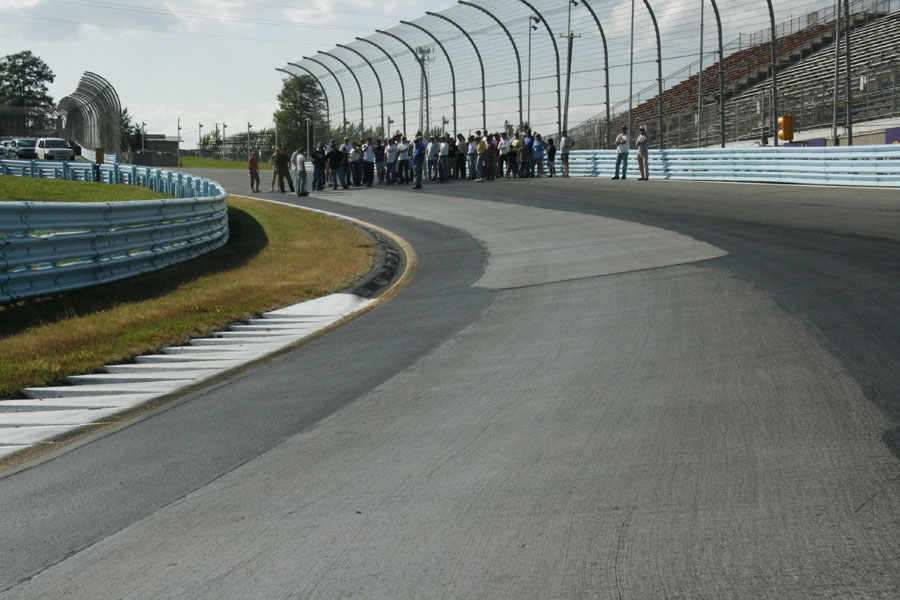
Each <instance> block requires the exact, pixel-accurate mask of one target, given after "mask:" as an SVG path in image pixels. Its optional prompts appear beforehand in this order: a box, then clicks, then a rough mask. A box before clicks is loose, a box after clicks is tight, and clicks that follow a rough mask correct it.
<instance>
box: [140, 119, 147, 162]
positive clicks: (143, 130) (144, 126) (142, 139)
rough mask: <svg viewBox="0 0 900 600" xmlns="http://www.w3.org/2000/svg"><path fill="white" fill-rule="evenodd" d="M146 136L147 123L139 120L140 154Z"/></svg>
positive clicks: (142, 150) (142, 151)
mask: <svg viewBox="0 0 900 600" xmlns="http://www.w3.org/2000/svg"><path fill="white" fill-rule="evenodd" d="M145 137H147V124H146V123H144V122H143V121H141V154H143V153H144V138H145Z"/></svg>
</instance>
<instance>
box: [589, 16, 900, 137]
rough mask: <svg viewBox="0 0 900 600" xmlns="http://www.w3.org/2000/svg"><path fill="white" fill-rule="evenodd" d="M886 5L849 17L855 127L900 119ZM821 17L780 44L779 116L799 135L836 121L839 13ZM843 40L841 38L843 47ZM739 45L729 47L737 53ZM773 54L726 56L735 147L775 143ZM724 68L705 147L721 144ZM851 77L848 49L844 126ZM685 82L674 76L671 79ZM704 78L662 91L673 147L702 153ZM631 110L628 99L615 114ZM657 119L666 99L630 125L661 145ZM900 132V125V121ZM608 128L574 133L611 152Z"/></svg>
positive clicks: (755, 49) (751, 51) (645, 107)
mask: <svg viewBox="0 0 900 600" xmlns="http://www.w3.org/2000/svg"><path fill="white" fill-rule="evenodd" d="M883 6H884V5H883V4H881V3H877V2H876V3H873V4H871V5H870V6H869V7H868V8H865V9H862V10H858V12H856V13H855V14H852V15H851V18H850V30H851V34H850V35H851V41H852V46H853V52H852V54H853V57H852V66H851V80H852V82H853V94H854V98H853V106H852V115H853V120H854V122H859V121H868V120H872V119H884V118H898V117H900V111H898V104H900V93H898V90H897V79H898V75H900V66H898V64H897V63H898V60H897V59H898V57H900V12H898V11H894V12H890V13H886V12H885V11H884V10H883ZM814 16H815V17H819V15H811V18H810V23H809V25H808V26H807V27H806V28H804V29H801V30H800V31H796V32H792V33H789V34H787V35H783V36H782V37H780V38H778V40H777V42H776V46H777V56H778V65H779V70H778V95H779V113H780V114H794V115H795V118H796V126H795V128H796V130H797V131H804V130H811V129H816V128H830V127H831V125H832V122H833V120H834V81H835V47H834V43H835V20H834V15H833V14H832V15H830V18H828V20H825V19H822V18H816V19H814V18H812V17H814ZM759 37H762V36H759ZM843 40H844V38H843V37H841V39H840V41H841V44H842V45H843ZM734 45H735V44H731V45H730V46H732V48H733V47H734ZM771 48H772V47H771V44H770V43H769V42H765V43H758V44H755V45H752V46H750V47H745V48H740V49H738V50H735V51H733V52H732V53H731V54H726V56H725V60H724V76H725V77H724V78H725V122H726V125H725V133H726V139H727V140H728V141H729V142H740V141H745V142H751V143H763V142H762V140H763V138H768V139H769V140H771V136H772V131H771V102H772V86H771V79H770V76H771V56H772V54H771V52H772V49H771ZM719 67H720V65H719V62H718V61H716V62H715V63H714V64H712V65H711V66H709V67H706V68H705V69H704V70H703V76H702V82H703V108H702V118H703V125H704V127H703V131H702V134H701V135H702V138H701V139H702V145H717V144H718V143H719V140H720V126H719V123H720V119H719V111H720V109H719ZM690 68H693V69H695V70H696V68H697V63H694V64H693V65H691V66H690V67H686V68H685V69H682V71H684V70H686V69H690ZM845 72H846V71H845V63H844V59H843V50H842V49H841V61H840V65H839V72H838V81H839V86H841V87H839V91H840V93H841V98H840V100H841V103H840V104H839V105H838V119H839V120H840V121H841V122H843V121H844V120H845V118H846V112H845V110H846V106H844V104H843V82H844V80H845ZM678 75H679V73H675V74H672V75H671V76H670V77H669V79H672V78H677V76H678ZM700 79H701V78H700V77H699V75H698V74H697V73H694V74H693V75H690V76H689V77H687V78H686V79H684V80H683V81H681V82H680V83H678V84H676V85H674V86H672V87H670V88H669V89H667V90H665V91H664V92H663V95H662V106H663V129H664V135H663V136H662V139H663V143H664V145H665V146H666V147H667V148H678V147H695V146H697V137H698V127H697V118H698V116H697V103H698V96H699V93H698V92H699V88H698V81H699V80H700ZM626 104H627V100H626V101H625V102H622V103H620V104H619V105H618V106H617V107H616V108H620V107H622V106H623V105H626ZM658 118H659V98H658V97H657V96H654V97H653V98H651V99H650V100H648V101H646V102H643V103H640V104H638V105H637V106H636V107H635V108H634V109H633V114H632V118H631V120H632V122H634V123H641V124H646V125H647V126H648V129H649V130H650V134H651V137H652V138H653V139H654V140H655V141H656V142H657V143H658V141H659V139H660V136H659V135H658V131H657V129H658V125H657V123H658ZM628 120H629V115H628V111H627V109H626V110H624V111H619V112H617V113H616V116H615V117H614V119H613V122H614V123H619V122H627V121H628ZM895 126H900V120H898V123H897V124H896V125H895ZM604 129H605V117H601V116H597V117H594V118H592V119H589V120H588V121H586V122H585V123H582V124H581V125H579V126H578V127H576V128H573V129H572V131H571V134H572V135H573V136H574V137H576V139H580V140H583V142H584V143H585V144H586V145H587V146H593V147H604V146H606V145H608V144H609V139H610V137H611V136H614V134H615V131H612V132H607V131H604ZM604 138H606V140H607V142H606V144H604Z"/></svg>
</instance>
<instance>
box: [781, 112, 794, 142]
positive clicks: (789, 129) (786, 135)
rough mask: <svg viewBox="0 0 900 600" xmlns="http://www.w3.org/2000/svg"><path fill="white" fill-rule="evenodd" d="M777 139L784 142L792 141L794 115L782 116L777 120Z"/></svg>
mask: <svg viewBox="0 0 900 600" xmlns="http://www.w3.org/2000/svg"><path fill="white" fill-rule="evenodd" d="M778 127H780V129H779V130H778V139H779V140H784V141H785V142H790V141H793V139H794V115H784V116H781V117H779V118H778Z"/></svg>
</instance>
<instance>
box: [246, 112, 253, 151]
mask: <svg viewBox="0 0 900 600" xmlns="http://www.w3.org/2000/svg"><path fill="white" fill-rule="evenodd" d="M250 127H252V125H250V122H249V121H248V122H247V159H248V160H249V159H250V155H251V154H253V148H252V147H251V146H250Z"/></svg>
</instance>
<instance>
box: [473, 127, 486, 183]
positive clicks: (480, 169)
mask: <svg viewBox="0 0 900 600" xmlns="http://www.w3.org/2000/svg"><path fill="white" fill-rule="evenodd" d="M475 142H476V143H477V144H478V145H477V146H476V150H475V155H476V157H475V172H476V173H477V174H478V178H477V179H476V180H475V181H484V161H485V159H486V155H487V143H486V142H485V141H484V138H483V137H481V136H478V137H476V138H475Z"/></svg>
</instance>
